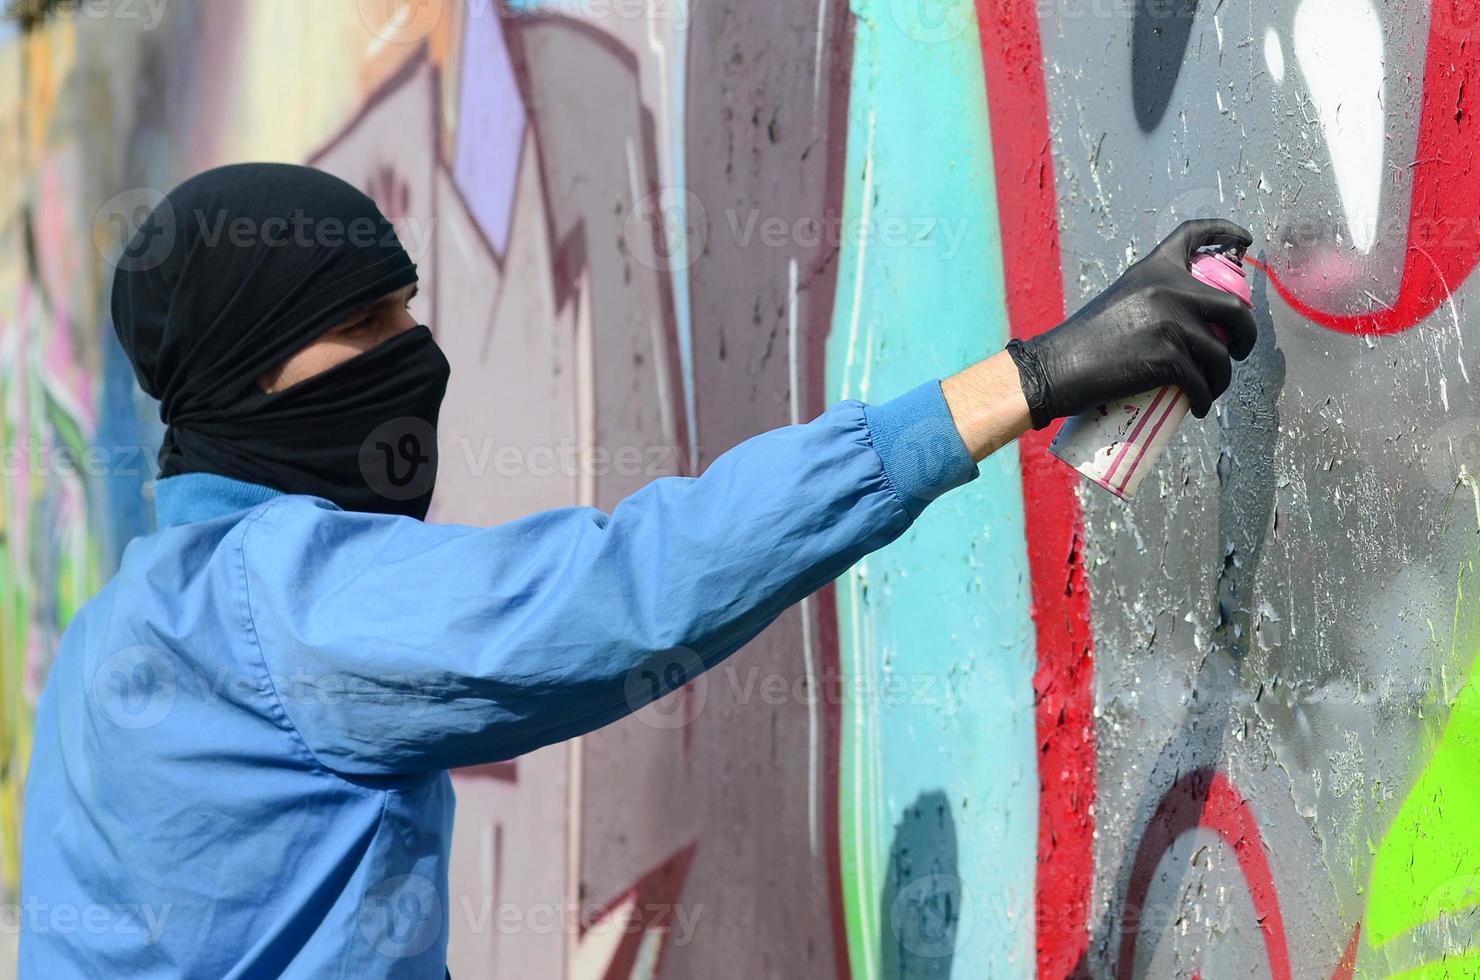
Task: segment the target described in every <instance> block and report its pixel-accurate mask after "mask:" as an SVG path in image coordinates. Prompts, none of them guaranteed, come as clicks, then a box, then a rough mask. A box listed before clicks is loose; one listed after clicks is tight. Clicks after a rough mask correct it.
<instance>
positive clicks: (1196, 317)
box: [1007, 218, 1257, 429]
mask: <svg viewBox="0 0 1480 980" xmlns="http://www.w3.org/2000/svg"><path fill="white" fill-rule="evenodd" d="M1253 241H1254V239H1253V236H1252V235H1250V234H1249V232H1248V231H1246V230H1245V229H1243V228H1241V227H1239V226H1238V225H1236V224H1234V223H1233V222H1231V221H1224V220H1222V219H1219V218H1207V219H1200V220H1197V221H1187V222H1184V223H1183V224H1182V225H1181V226H1179V227H1178V228H1177V230H1176V231H1174V232H1172V233H1171V235H1170V236H1168V237H1167V240H1166V241H1164V242H1162V243H1161V244H1160V245H1158V246H1157V247H1156V250H1155V251H1153V252H1152V253H1151V254H1150V255H1148V256H1146V257H1145V258H1144V259H1142V260H1141V261H1139V262H1137V263H1136V264H1135V265H1133V266H1131V267H1130V268H1129V269H1127V270H1125V274H1124V275H1122V276H1121V277H1120V278H1119V279H1117V280H1116V281H1115V283H1114V284H1113V285H1111V286H1110V288H1109V289H1106V290H1105V291H1104V292H1103V293H1101V294H1100V295H1098V296H1096V297H1095V298H1094V299H1092V300H1090V301H1089V303H1087V304H1086V305H1085V306H1084V308H1083V309H1081V310H1080V311H1079V312H1078V313H1075V314H1074V315H1073V316H1071V317H1070V318H1069V319H1067V320H1065V321H1064V322H1063V323H1061V324H1059V325H1058V326H1057V327H1054V328H1053V329H1052V330H1049V331H1048V332H1046V333H1042V334H1039V335H1038V336H1036V337H1033V338H1032V339H1030V340H1014V341H1012V342H1011V343H1010V344H1008V345H1007V350H1008V352H1009V353H1010V354H1011V355H1012V359H1013V361H1014V362H1016V364H1017V368H1018V376H1019V378H1020V379H1021V381H1022V385H1023V395H1024V396H1025V397H1026V398H1027V401H1028V408H1029V409H1030V410H1031V412H1032V415H1033V427H1034V428H1035V429H1041V428H1043V427H1044V426H1046V425H1048V424H1049V423H1050V422H1052V421H1053V420H1054V419H1058V418H1065V417H1067V416H1070V415H1078V414H1080V413H1081V412H1084V411H1087V410H1089V409H1091V408H1094V407H1095V406H1096V405H1103V404H1104V403H1106V402H1109V401H1114V400H1115V399H1118V398H1126V397H1129V396H1131V395H1138V394H1140V393H1141V392H1143V391H1151V390H1153V389H1156V388H1160V387H1161V386H1163V385H1168V384H1171V385H1176V386H1178V387H1179V388H1181V389H1182V390H1183V391H1185V392H1187V397H1188V399H1189V400H1190V401H1191V402H1192V412H1193V414H1194V415H1196V416H1197V417H1198V418H1203V417H1204V416H1206V415H1207V414H1208V412H1209V410H1210V409H1212V407H1213V401H1214V399H1216V398H1217V397H1218V396H1219V395H1221V394H1223V392H1225V391H1227V390H1228V384H1229V382H1230V381H1231V380H1232V378H1233V365H1232V364H1230V363H1229V357H1230V356H1232V357H1233V358H1235V359H1237V360H1240V361H1241V360H1243V359H1244V358H1246V357H1248V356H1249V352H1250V351H1251V350H1253V349H1254V340H1255V338H1256V335H1257V330H1256V328H1255V326H1254V317H1253V315H1252V314H1250V312H1249V310H1248V309H1247V308H1246V307H1245V306H1244V304H1243V303H1241V302H1240V301H1239V299H1238V298H1237V297H1236V296H1234V295H1233V294H1231V293H1225V292H1224V291H1223V290H1221V289H1215V288H1213V287H1212V286H1209V285H1207V284H1206V283H1203V282H1200V281H1199V280H1197V279H1194V278H1193V277H1192V274H1191V273H1189V272H1188V271H1187V269H1188V266H1189V263H1190V262H1191V260H1192V257H1193V254H1194V253H1195V252H1196V251H1197V250H1198V249H1199V248H1201V247H1203V246H1205V245H1237V246H1239V247H1241V248H1248V247H1249V246H1250V245H1251V244H1253ZM1209 324H1215V325H1217V326H1218V327H1221V328H1222V330H1223V333H1224V336H1226V337H1227V342H1226V343H1225V342H1224V341H1223V340H1221V339H1219V337H1218V336H1217V335H1216V334H1215V332H1214V331H1213V330H1212V329H1210V328H1209Z"/></svg>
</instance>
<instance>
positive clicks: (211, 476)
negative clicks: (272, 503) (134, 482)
mask: <svg viewBox="0 0 1480 980" xmlns="http://www.w3.org/2000/svg"><path fill="white" fill-rule="evenodd" d="M281 496H282V492H281V491H278V490H274V489H273V488H272V487H265V486H262V485H261V484H258V483H247V482H246V481H244V480H233V479H232V478H231V477H228V476H218V475H217V474H215V473H186V474H184V475H183V476H172V477H168V478H167V479H163V480H158V481H156V482H155V484H154V513H155V519H156V520H157V521H158V522H159V526H160V527H161V528H166V527H174V526H176V525H178V524H191V523H193V522H195V521H208V520H211V519H212V518H215V517H224V516H226V515H227V514H234V513H236V512H238V511H243V510H249V509H251V508H253V507H256V506H257V505H258V504H264V503H266V502H267V501H269V500H272V499H273V498H274V497H281Z"/></svg>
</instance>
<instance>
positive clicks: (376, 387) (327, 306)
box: [113, 164, 450, 519]
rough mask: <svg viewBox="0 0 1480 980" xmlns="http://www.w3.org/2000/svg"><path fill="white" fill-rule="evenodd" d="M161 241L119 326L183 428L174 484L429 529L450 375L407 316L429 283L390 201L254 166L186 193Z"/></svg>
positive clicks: (172, 449) (170, 212)
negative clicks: (394, 223)
mask: <svg viewBox="0 0 1480 980" xmlns="http://www.w3.org/2000/svg"><path fill="white" fill-rule="evenodd" d="M221 228H230V229H232V233H231V234H230V235H222V234H219V230H220V229H221ZM161 229H163V230H164V231H165V232H167V234H165V235H163V237H161V235H162V232H161ZM146 232H147V233H148V235H149V239H148V241H142V242H137V243H130V247H129V248H128V249H126V250H125V253H124V254H125V255H126V256H136V255H142V256H148V261H147V262H144V263H133V264H129V265H121V266H120V268H119V269H118V273H117V276H116V277H115V280H114V288H113V319H114V327H115V329H116V330H117V331H118V336H119V340H120V342H121V343H122V344H123V347H124V349H125V351H127V353H128V355H129V359H130V360H131V361H132V363H133V365H134V371H135V374H136V375H137V376H138V378H139V382H140V385H141V386H142V387H143V388H144V390H145V392H147V393H148V394H150V395H152V396H154V397H156V398H158V399H159V400H160V416H161V418H162V419H163V420H164V422H165V424H166V425H167V426H168V429H167V430H166V433H165V440H164V446H163V448H162V449H161V450H160V475H161V476H164V477H169V476H175V475H179V474H183V473H194V472H202V473H218V474H220V475H223V476H229V477H233V478H236V479H240V480H246V481H249V482H253V483H260V484H265V485H267V486H270V487H273V488H275V489H278V490H281V491H283V492H285V493H301V494H309V495H312V496H318V497H323V498H324V499H327V500H330V501H332V502H333V503H335V504H338V505H339V506H340V507H343V508H345V509H346V510H358V511H370V512H379V513H390V514H402V515H406V516H410V517H415V518H418V519H420V518H422V517H425V516H426V513H427V509H428V507H429V505H430V502H431V494H432V487H433V485H434V483H435V480H436V470H437V446H436V425H437V415H438V410H439V408H440V406H441V402H442V397H443V394H444V393H445V391H446V387H447V379H448V375H449V373H450V368H449V366H448V363H447V359H446V358H445V357H444V356H443V355H442V352H441V350H440V349H439V348H438V347H437V344H436V341H435V340H433V339H432V335H431V331H429V330H428V329H427V328H426V327H421V326H416V325H415V321H414V320H413V319H412V318H411V316H410V313H409V311H408V310H407V309H406V304H407V303H408V302H409V300H410V297H411V295H412V290H413V289H414V285H415V282H416V268H415V266H414V265H413V264H412V262H411V259H410V257H409V256H408V255H407V254H406V252H405V250H404V249H402V248H401V245H400V242H399V241H398V240H397V238H396V235H395V231H394V229H392V228H391V226H390V224H389V222H387V221H386V220H385V218H384V217H383V216H382V215H381V213H380V211H379V210H378V209H377V208H376V206H375V204H374V202H373V201H371V200H370V199H369V198H368V197H366V196H365V195H364V194H362V193H361V192H360V191H358V190H356V189H355V188H354V187H351V186H350V185H348V184H346V183H344V182H343V181H341V180H339V179H338V178H336V177H332V176H330V175H329V174H326V173H323V172H322V171H318V170H313V169H311V168H307V167H293V166H286V165H281V164H244V165H238V166H232V167H224V168H221V169H219V170H213V171H208V172H207V173H204V174H201V175H200V176H198V177H195V178H192V179H191V180H189V181H186V182H185V183H184V184H182V185H181V186H180V187H178V188H176V189H175V190H174V191H173V192H171V194H170V195H169V196H168V198H167V199H166V200H165V201H164V203H162V204H161V205H160V206H159V207H158V208H156V210H155V214H154V215H153V216H151V219H150V221H148V222H146V223H145V225H144V226H142V227H141V229H140V233H139V234H140V235H144V234H145V233H146ZM136 237H137V236H136Z"/></svg>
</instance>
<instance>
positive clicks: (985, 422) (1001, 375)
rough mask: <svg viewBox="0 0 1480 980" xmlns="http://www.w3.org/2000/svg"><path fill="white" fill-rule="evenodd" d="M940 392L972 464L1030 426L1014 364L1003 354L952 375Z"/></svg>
mask: <svg viewBox="0 0 1480 980" xmlns="http://www.w3.org/2000/svg"><path fill="white" fill-rule="evenodd" d="M940 390H941V391H942V392H943V393H944V394H945V396H946V406H947V407H948V408H950V410H951V418H952V420H953V421H954V422H955V423H956V430H957V431H958V432H960V433H961V441H962V442H964V443H966V451H967V452H969V453H970V454H971V460H972V462H974V463H980V462H981V461H982V460H984V459H986V458H987V457H988V456H990V455H992V454H993V453H995V452H996V451H997V450H999V449H1001V448H1002V447H1003V446H1005V445H1007V444H1008V443H1009V442H1012V441H1013V440H1014V439H1016V438H1017V437H1018V436H1020V435H1022V434H1023V433H1024V432H1027V431H1028V429H1029V428H1030V427H1031V426H1032V424H1033V420H1032V416H1031V415H1030V414H1029V412H1028V401H1027V399H1026V398H1024V397H1023V387H1022V382H1021V381H1020V380H1019V377H1018V369H1017V365H1016V364H1015V363H1013V360H1012V357H1011V356H1010V355H1009V354H1008V353H1007V352H1006V351H1003V352H1002V353H999V354H996V355H993V356H992V357H989V358H987V359H986V360H985V361H980V362H978V363H976V364H973V365H972V366H971V367H969V368H967V369H966V370H964V371H962V372H961V373H960V374H956V375H952V376H951V377H949V378H947V379H946V380H944V381H942V382H941V383H940Z"/></svg>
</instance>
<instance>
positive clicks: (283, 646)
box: [20, 382, 976, 980]
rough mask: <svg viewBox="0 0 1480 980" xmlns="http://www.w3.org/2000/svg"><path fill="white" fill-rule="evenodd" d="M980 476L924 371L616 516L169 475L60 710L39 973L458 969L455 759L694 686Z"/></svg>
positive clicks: (75, 644)
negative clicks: (506, 517)
mask: <svg viewBox="0 0 1480 980" xmlns="http://www.w3.org/2000/svg"><path fill="white" fill-rule="evenodd" d="M975 475H976V467H975V466H974V465H973V464H972V462H971V460H970V458H969V457H968V456H967V453H966V450H965V447H964V446H963V445H962V442H961V439H960V437H959V435H958V434H957V433H956V430H955V428H954V426H953V425H952V423H951V417H950V414H949V412H948V410H947V408H946V405H945V401H944V398H943V397H942V396H941V393H940V386H939V384H938V383H935V382H931V383H929V384H927V385H924V386H922V387H920V388H918V389H916V390H915V391H913V392H911V393H909V394H907V395H904V396H903V397H901V398H898V399H895V400H894V401H891V402H888V403H886V404H884V405H881V406H878V407H866V406H864V405H862V404H860V403H858V402H843V403H840V404H838V405H837V406H835V407H834V408H832V409H830V410H829V411H828V412H826V413H825V414H823V415H822V416H821V417H819V418H818V419H816V420H815V421H813V422H811V423H810V424H807V425H799V426H790V427H787V428H783V429H778V430H775V431H773V432H768V433H765V434H763V435H761V436H758V437H756V438H754V439H751V440H749V441H747V442H745V443H743V444H741V445H739V446H737V447H735V448H734V449H732V450H731V451H730V452H728V453H725V454H724V455H723V456H721V457H719V458H718V459H716V460H715V461H714V463H713V464H712V465H711V466H710V467H709V468H708V470H707V471H706V472H705V473H704V474H703V475H702V476H700V477H698V478H695V479H688V478H670V479H662V480H657V481H655V482H653V483H652V484H651V485H649V486H647V487H646V488H644V489H643V490H641V491H639V492H637V493H635V494H633V495H632V496H631V497H630V498H628V499H627V500H625V501H623V502H622V503H621V504H620V505H618V506H617V507H616V508H615V509H614V510H613V511H612V512H611V513H610V514H606V513H602V512H600V511H597V510H592V509H587V508H568V509H563V510H555V511H550V512H547V513H541V514H535V515H533V516H530V517H527V518H524V519H523V520H519V521H515V522H513V523H511V524H506V525H502V526H499V527H493V528H476V527H460V526H452V525H436V524H425V523H422V522H419V521H415V520H410V519H407V518H403V517H387V516H380V515H373V514H361V513H348V512H345V511H342V510H340V509H338V508H337V507H335V506H334V505H333V504H331V503H329V502H327V501H324V500H319V499H316V498H312V497H305V496H285V495H281V494H278V493H276V492H275V491H273V490H270V489H268V488H266V487H262V486H256V485H253V484H247V483H241V482H238V481H235V480H229V479H226V478H224V477H219V476H213V475H208V474H192V475H188V476H182V477H176V478H173V479H169V480H163V481H160V482H159V484H158V486H157V491H156V494H157V496H156V503H157V507H158V512H159V524H160V530H159V531H158V532H157V533H155V534H152V535H149V536H148V537H144V538H139V539H136V540H135V541H133V542H132V543H131V544H130V545H129V547H128V549H127V551H126V553H125V554H124V557H123V561H122V563H121V567H120V568H119V571H118V574H117V575H116V576H115V577H114V578H113V579H112V580H111V581H110V582H109V583H108V584H107V585H106V586H105V587H104V588H103V589H102V591H101V592H99V593H98V595H97V596H96V597H95V598H94V599H92V600H91V601H90V602H89V603H87V605H86V606H85V607H84V608H83V609H82V610H81V611H80V612H79V613H78V615H77V616H76V618H75V619H74V621H73V622H72V624H71V626H70V627H69V628H68V629H67V631H66V633H65V635H64V636H63V637H62V642H61V645H60V648H59V650H58V652H57V655H56V660H55V662H54V663H53V665H52V668H51V672H50V675H49V677H48V679H47V682H46V687H45V689H44V690H43V692H42V694H41V698H40V701H39V703H38V706H37V715H36V734H35V744H34V748H33V751H32V756H31V765H30V770H29V777H28V781H27V785H26V798H25V828H24V833H23V840H22V875H21V907H20V916H21V944H20V969H21V975H22V976H23V977H28V978H40V980H67V978H79V980H99V978H108V980H111V978H115V977H129V978H143V977H171V978H174V977H192V978H193V977H199V978H209V980H217V978H223V977H279V976H292V977H315V978H318V977H338V978H348V980H370V978H377V977H430V978H437V980H440V978H441V977H442V976H443V970H444V964H445V961H446V947H447V922H448V914H447V913H448V896H447V860H448V846H449V841H450V837H451V830H452V812H453V792H452V784H451V781H450V779H449V778H448V773H447V770H448V769H449V768H452V767H457V766H466V765H471V764H476V763H486V762H490V761H495V760H500V759H508V758H512V757H514V756H517V755H520V754H522V753H525V752H528V751H530V750H532V749H535V748H538V747H540V746H543V745H548V744H550V743H552V742H557V741H560V740H562V739H567V738H571V737H573V736H576V735H580V734H583V733H585V732H589V731H592V730H593V729H596V728H599V727H601V726H602V725H605V724H608V723H609V722H612V721H614V720H616V719H618V718H620V717H622V716H623V715H625V714H627V713H629V712H631V711H633V710H635V709H636V708H638V707H641V706H642V705H643V704H645V703H646V702H647V701H649V700H651V699H652V698H653V697H655V696H658V695H661V694H664V693H666V692H667V691H668V690H670V689H672V688H673V687H674V686H677V685H679V684H682V683H684V682H685V681H686V680H690V679H692V675H693V674H694V673H696V672H697V671H698V670H701V669H704V668H707V667H710V666H713V665H714V664H716V663H718V662H719V661H721V660H723V659H724V658H725V657H727V656H728V655H729V654H731V653H733V652H734V651H735V650H736V649H738V648H739V647H740V646H741V645H743V644H744V643H745V642H746V641H748V640H749V639H751V638H752V637H753V636H755V635H756V634H757V633H759V632H760V631H761V630H762V629H764V628H765V626H766V625H767V624H768V623H770V622H771V621H772V620H773V619H774V618H775V617H776V616H777V615H778V614H779V613H780V612H781V611H782V610H783V609H785V608H786V607H787V606H789V605H791V604H793V603H795V602H797V601H799V600H800V599H802V598H803V597H804V596H806V595H808V594H809V593H811V592H812V591H814V590H816V589H817V588H819V587H820V586H822V585H823V584H825V583H826V582H828V581H829V580H831V579H833V578H835V577H836V576H837V575H839V574H841V573H842V572H843V571H844V570H845V569H847V568H848V566H849V565H851V564H852V563H853V562H855V561H856V560H858V559H859V558H860V557H862V556H863V555H865V554H866V553H868V552H870V551H872V550H874V549H877V548H879V547H881V546H883V545H884V544H886V543H887V542H889V541H891V540H893V539H894V538H895V537H897V536H898V535H899V534H900V533H901V532H903V531H904V530H905V529H906V528H907V527H908V526H909V525H910V522H911V521H912V520H913V519H914V518H915V517H916V516H917V515H918V514H919V513H920V511H921V510H922V509H923V508H924V506H925V504H926V502H927V501H929V500H930V499H933V498H934V497H935V496H937V495H939V494H940V493H942V492H944V491H945V490H947V489H950V488H951V487H954V486H957V485H960V484H962V483H965V482H967V481H968V480H970V479H972V478H973V477H975Z"/></svg>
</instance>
